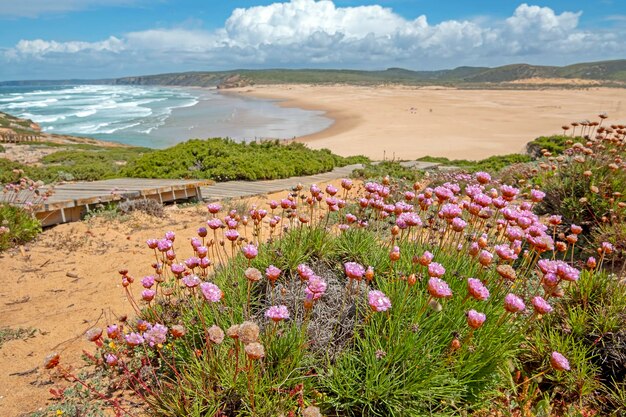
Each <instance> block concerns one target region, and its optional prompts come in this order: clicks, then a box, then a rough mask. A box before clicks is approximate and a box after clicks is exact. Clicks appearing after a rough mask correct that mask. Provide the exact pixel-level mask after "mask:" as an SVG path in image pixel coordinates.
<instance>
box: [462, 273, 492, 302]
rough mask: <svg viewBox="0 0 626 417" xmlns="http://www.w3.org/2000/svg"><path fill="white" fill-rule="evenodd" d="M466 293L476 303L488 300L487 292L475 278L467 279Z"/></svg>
mask: <svg viewBox="0 0 626 417" xmlns="http://www.w3.org/2000/svg"><path fill="white" fill-rule="evenodd" d="M467 291H468V292H469V293H470V295H471V296H472V297H474V298H475V299H476V300H478V301H485V300H486V299H487V298H489V290H488V289H487V287H485V286H484V285H483V283H482V282H481V281H480V280H479V279H476V278H468V279H467Z"/></svg>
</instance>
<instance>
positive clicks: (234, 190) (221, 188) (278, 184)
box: [201, 164, 362, 201]
mask: <svg viewBox="0 0 626 417" xmlns="http://www.w3.org/2000/svg"><path fill="white" fill-rule="evenodd" d="M361 167H362V165H361V164H356V165H348V166H345V167H341V168H335V169H333V170H332V171H329V172H325V173H322V174H317V175H308V176H302V177H290V178H285V179H281V180H267V181H228V182H220V183H217V184H215V185H212V186H210V187H202V188H201V190H202V196H203V198H204V200H206V201H217V200H222V199H225V198H241V197H251V196H257V195H263V194H269V193H275V192H278V191H283V190H288V189H290V188H292V187H293V186H295V185H297V184H302V185H304V186H309V185H311V184H316V183H322V182H326V181H332V180H335V179H338V178H347V177H349V176H350V174H351V173H352V171H354V170H355V169H357V168H361Z"/></svg>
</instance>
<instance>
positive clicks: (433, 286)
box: [428, 264, 452, 298]
mask: <svg viewBox="0 0 626 417" xmlns="http://www.w3.org/2000/svg"><path fill="white" fill-rule="evenodd" d="M431 265H432V264H431ZM428 293H429V294H430V295H431V296H433V297H435V298H449V297H452V290H451V289H450V287H449V286H448V283H446V282H445V281H444V280H442V279H439V278H431V279H429V280H428Z"/></svg>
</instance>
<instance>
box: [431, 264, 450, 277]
mask: <svg viewBox="0 0 626 417" xmlns="http://www.w3.org/2000/svg"><path fill="white" fill-rule="evenodd" d="M445 273H446V268H444V267H443V265H441V264H440V263H437V262H431V263H430V264H429V265H428V275H429V276H431V277H435V278H440V277H442V276H443V274H445Z"/></svg>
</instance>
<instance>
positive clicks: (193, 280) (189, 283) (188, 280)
mask: <svg viewBox="0 0 626 417" xmlns="http://www.w3.org/2000/svg"><path fill="white" fill-rule="evenodd" d="M181 281H182V282H183V284H185V286H186V287H187V288H194V287H197V286H198V285H200V283H201V282H202V280H201V279H200V278H199V277H198V276H197V275H195V274H192V275H187V276H185V277H183V279H182V280H181Z"/></svg>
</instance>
